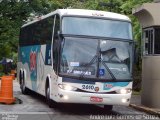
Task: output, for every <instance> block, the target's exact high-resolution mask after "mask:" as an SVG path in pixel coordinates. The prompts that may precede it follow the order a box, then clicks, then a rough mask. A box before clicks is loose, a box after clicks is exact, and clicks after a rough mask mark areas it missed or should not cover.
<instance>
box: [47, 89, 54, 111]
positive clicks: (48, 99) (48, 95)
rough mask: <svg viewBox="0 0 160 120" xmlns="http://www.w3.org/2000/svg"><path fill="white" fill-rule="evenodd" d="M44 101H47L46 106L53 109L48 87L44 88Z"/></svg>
mask: <svg viewBox="0 0 160 120" xmlns="http://www.w3.org/2000/svg"><path fill="white" fill-rule="evenodd" d="M46 99H47V104H48V106H49V107H50V108H53V107H54V105H53V102H52V100H51V98H50V88H49V87H47V88H46Z"/></svg>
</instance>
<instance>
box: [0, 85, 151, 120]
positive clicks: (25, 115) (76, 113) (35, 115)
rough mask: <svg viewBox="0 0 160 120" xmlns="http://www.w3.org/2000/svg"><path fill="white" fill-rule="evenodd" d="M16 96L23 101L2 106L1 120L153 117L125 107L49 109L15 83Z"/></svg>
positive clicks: (84, 119) (0, 107) (120, 119)
mask: <svg viewBox="0 0 160 120" xmlns="http://www.w3.org/2000/svg"><path fill="white" fill-rule="evenodd" d="M14 96H15V97H16V98H18V99H20V100H21V101H19V100H17V104H13V105H5V104H0V113H1V115H0V120H1V119H2V120H7V118H8V120H9V119H10V120H95V119H99V120H102V119H106V120H107V119H119V120H122V119H124V120H125V119H138V120H139V119H140V120H141V119H148V118H151V117H152V116H149V115H147V114H146V113H144V112H140V111H137V110H135V109H133V108H131V107H125V106H114V107H113V110H112V111H110V112H108V111H104V110H103V109H102V108H101V107H99V106H93V105H81V104H74V105H73V104H72V105H70V104H62V105H61V104H60V105H59V106H58V107H57V108H49V107H48V105H47V104H46V102H45V98H44V97H42V96H40V95H37V94H32V95H22V94H21V92H20V89H19V86H18V84H17V83H14ZM21 102H22V103H21Z"/></svg>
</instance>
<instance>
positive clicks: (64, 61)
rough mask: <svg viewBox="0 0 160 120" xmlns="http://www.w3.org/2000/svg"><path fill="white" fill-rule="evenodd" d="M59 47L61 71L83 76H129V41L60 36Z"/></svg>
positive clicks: (69, 74) (124, 77)
mask: <svg viewBox="0 0 160 120" xmlns="http://www.w3.org/2000/svg"><path fill="white" fill-rule="evenodd" d="M98 46H99V47H98ZM98 48H100V49H99V50H98ZM61 51H62V53H61V64H60V73H61V74H64V75H68V76H76V77H82V76H83V77H85V78H97V77H98V78H99V79H114V77H115V79H124V80H125V79H131V69H132V68H131V52H132V47H131V44H130V43H129V42H121V41H113V40H112V41H111V40H98V39H88V38H87V39H86V38H75V37H64V39H63V42H62V50H61ZM99 58H100V59H99ZM100 72H103V73H102V74H101V73H100ZM97 74H98V75H97Z"/></svg>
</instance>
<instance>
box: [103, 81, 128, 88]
mask: <svg viewBox="0 0 160 120" xmlns="http://www.w3.org/2000/svg"><path fill="white" fill-rule="evenodd" d="M129 83H130V82H106V83H104V85H103V90H109V89H111V88H113V87H125V86H127V85H128V84H129Z"/></svg>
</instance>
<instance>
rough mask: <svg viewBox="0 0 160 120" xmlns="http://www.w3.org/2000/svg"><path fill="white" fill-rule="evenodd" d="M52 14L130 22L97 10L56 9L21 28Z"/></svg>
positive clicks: (121, 17)
mask: <svg viewBox="0 0 160 120" xmlns="http://www.w3.org/2000/svg"><path fill="white" fill-rule="evenodd" d="M54 14H59V15H60V16H67V15H68V16H71V15H73V16H74V15H75V16H86V17H87V16H88V17H97V18H100V17H101V18H108V19H117V20H125V21H129V22H130V21H131V20H130V19H129V17H127V16H125V15H122V14H118V13H113V12H105V11H98V10H86V9H57V10H56V11H53V12H51V13H49V14H46V15H44V16H41V17H38V18H37V19H35V20H33V21H31V22H28V23H26V24H24V25H23V26H22V27H25V26H28V25H30V24H32V23H35V22H37V21H40V20H42V19H45V18H47V17H49V16H52V15H54Z"/></svg>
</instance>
